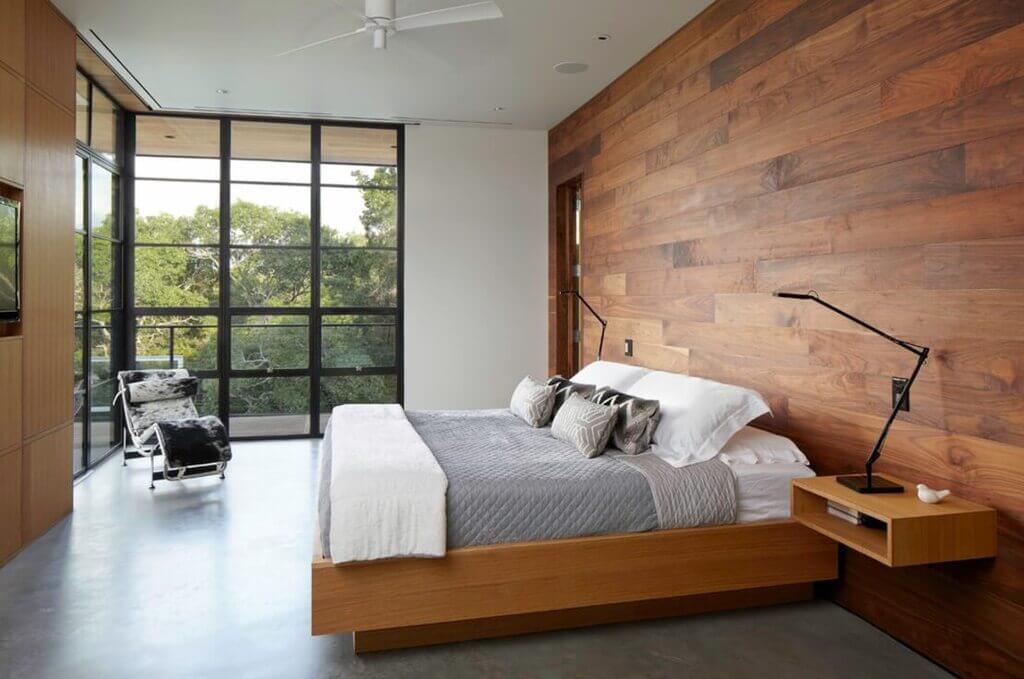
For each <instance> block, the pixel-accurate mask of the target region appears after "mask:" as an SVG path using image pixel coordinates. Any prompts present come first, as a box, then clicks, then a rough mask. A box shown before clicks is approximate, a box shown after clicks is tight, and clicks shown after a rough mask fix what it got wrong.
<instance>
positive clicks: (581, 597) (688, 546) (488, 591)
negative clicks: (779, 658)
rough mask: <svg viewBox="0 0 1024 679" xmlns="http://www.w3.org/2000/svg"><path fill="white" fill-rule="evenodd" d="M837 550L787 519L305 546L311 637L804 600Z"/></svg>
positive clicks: (525, 627) (370, 636) (380, 635)
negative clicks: (448, 542)
mask: <svg viewBox="0 0 1024 679" xmlns="http://www.w3.org/2000/svg"><path fill="white" fill-rule="evenodd" d="M837 551H838V550H837V547H836V544H835V543H834V542H832V541H831V540H829V539H827V538H825V537H822V536H821V535H818V534H817V533H815V532H814V531H812V530H810V529H808V528H805V527H804V526H802V525H800V524H798V523H796V522H795V521H773V522H765V523H752V524H736V525H730V526H718V527H714V528H685V529H678V530H660V531H651V532H648V533H629V534H625V535H606V536H598V537H588V538H573V539H568V540H550V541H544V542H521V543H512V544H501V545H485V546H480V547H466V548H462V549H453V550H450V551H449V552H448V554H447V555H446V556H445V557H444V558H441V559H393V560H385V561H370V562H365V563H355V564H343V565H334V564H333V563H331V562H330V561H329V560H326V559H324V558H323V556H322V555H321V554H320V550H319V546H317V547H316V549H315V552H314V555H313V564H312V571H313V572H312V590H313V591H312V622H313V625H312V626H313V634H332V633H335V632H353V633H354V634H355V638H354V645H355V650H356V652H357V653H358V652H362V651H374V650H384V649H390V648H403V647H409V646H422V645H426V644H437V643H448V642H453V641H462V640H467V639H479V638H485V637H494V636H506V635H512V634H525V633H528V632H537V631H546V630H552V629H561V628H567V627H584V626H588V625H599V624H605V623H610V622H620V621H624V620H639V619H647V618H657V617H670V616H676V615H686V614H692V613H702V612H707V611H713V610H725V609H731V608H744V607H749V606H762V605H769V604H774V603H783V602H789V601H797V600H800V599H807V598H810V596H811V583H814V582H816V581H820V580H832V579H835V578H836V577H837V569H838V565H837V564H838V556H837Z"/></svg>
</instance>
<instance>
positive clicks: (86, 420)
mask: <svg viewBox="0 0 1024 679" xmlns="http://www.w3.org/2000/svg"><path fill="white" fill-rule="evenodd" d="M77 76H81V77H82V78H83V79H84V80H85V82H87V83H88V86H89V87H88V95H87V100H88V103H87V109H86V137H87V138H86V140H85V141H82V140H79V139H78V138H77V132H76V138H75V172H76V176H77V174H78V173H82V171H83V165H82V164H83V163H84V174H83V176H82V196H81V200H82V205H81V206H80V207H81V209H82V222H83V223H82V224H81V225H79V224H75V232H74V238H75V239H76V245H77V239H79V238H81V239H82V309H78V308H77V305H76V308H75V310H74V318H75V333H76V340H75V341H76V345H77V343H78V339H77V334H78V333H79V332H80V333H81V336H82V339H81V343H82V357H81V362H82V363H81V365H80V366H78V368H79V369H80V371H81V374H82V385H81V393H82V396H81V402H80V403H79V402H78V394H77V392H78V389H77V386H78V385H76V388H75V393H73V394H72V400H73V402H74V407H75V413H74V419H75V421H76V426H78V423H79V422H80V426H81V428H82V435H81V440H80V441H79V442H78V443H79V445H80V447H78V446H76V447H75V449H73V450H72V455H78V456H80V458H79V459H80V462H81V466H80V467H79V468H78V470H77V471H75V472H74V476H75V477H76V478H77V477H80V476H82V475H83V474H85V473H87V472H88V471H89V470H90V469H92V468H94V467H95V466H96V465H97V464H99V463H100V462H102V461H103V460H105V459H106V458H107V457H109V456H110V455H111V454H113V453H114V452H115V451H116V450H117V449H118V448H119V447H120V446H121V445H122V443H123V442H122V441H121V440H120V437H119V436H118V434H117V433H118V432H120V431H121V428H122V413H121V412H120V410H119V409H118V408H116V407H114V405H113V403H112V402H111V403H110V404H108V405H109V407H110V426H111V441H110V445H108V446H106V448H105V449H104V450H102V451H101V452H100V453H99V454H97V455H93V443H94V442H93V425H94V421H93V415H94V413H93V408H94V405H95V404H94V403H93V401H94V399H95V394H96V392H97V391H98V390H99V389H100V388H101V387H106V386H110V385H111V384H116V373H117V371H118V370H120V369H121V367H122V366H123V365H124V356H125V342H124V326H125V316H126V314H125V307H126V296H125V281H126V278H125V251H126V240H125V174H124V159H125V153H124V150H125V138H124V137H125V134H124V132H125V125H124V122H125V111H124V109H122V108H121V107H120V106H119V105H118V104H117V100H116V99H114V97H112V96H111V95H110V93H109V92H107V91H106V90H104V89H103V88H102V87H101V86H100V85H99V84H97V83H96V82H95V81H94V80H93V79H92V78H90V77H89V76H88V75H87V74H86V73H84V72H83V71H81V70H78V71H76V78H77ZM76 87H77V86H76ZM97 91H98V92H101V93H102V94H103V95H104V96H105V97H106V98H107V99H109V100H110V101H111V102H112V104H113V106H114V113H115V130H116V135H115V140H114V143H115V146H116V149H115V152H114V157H115V160H114V161H111V160H110V159H108V158H107V157H106V156H105V155H104V154H103V153H102V152H100V151H97V150H95V149H93V148H92V146H91V145H90V143H91V141H92V132H93V124H92V123H93V120H92V117H93V101H94V96H95V93H96V92H97ZM76 115H77V107H76ZM97 168H99V169H100V170H104V171H107V172H109V173H110V174H111V187H112V189H113V191H114V192H115V193H116V196H115V198H114V200H113V202H112V208H113V210H114V219H113V223H112V224H111V233H110V235H109V236H106V235H100V234H97V233H94V224H93V219H92V217H93V178H94V176H95V172H96V169H97ZM76 181H77V179H76ZM75 199H76V201H77V200H78V199H79V197H78V196H77V195H76V197H75ZM79 226H81V229H79ZM94 242H102V243H109V244H110V245H111V247H112V251H113V253H114V256H113V259H112V270H111V281H110V283H111V304H110V308H102V307H99V308H97V307H94V306H93V286H92V282H93V271H92V269H93V257H92V254H93V249H94V248H93V244H94ZM76 267H77V263H76ZM76 275H77V272H76ZM96 315H101V316H106V315H109V318H110V323H109V326H107V327H108V329H109V332H110V335H111V352H110V373H111V375H110V377H108V378H107V379H106V380H103V381H102V382H100V383H96V384H93V382H92V368H93V365H92V363H93V355H92V354H93V351H92V333H93V331H94V329H95V328H96V327H97V326H96V325H95V322H94V318H95V317H96ZM79 412H80V413H81V419H79V417H78V415H79ZM74 466H77V465H74Z"/></svg>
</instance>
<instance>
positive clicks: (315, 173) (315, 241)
mask: <svg viewBox="0 0 1024 679" xmlns="http://www.w3.org/2000/svg"><path fill="white" fill-rule="evenodd" d="M142 116H156V117H164V118H170V117H178V118H190V119H200V120H213V121H217V122H219V124H220V157H219V162H220V177H219V179H218V180H216V181H217V182H219V185H220V201H219V218H220V222H219V227H220V228H219V242H218V243H210V244H209V247H211V248H218V252H219V259H218V262H219V266H220V269H219V272H218V273H219V290H218V300H219V303H218V304H217V305H216V306H213V307H137V306H136V300H135V289H134V283H135V281H134V273H135V272H134V266H135V251H136V248H138V247H154V246H159V245H168V246H175V247H200V246H196V245H191V244H188V245H186V244H157V243H136V239H135V191H134V185H135V182H136V181H150V180H154V179H157V178H153V177H137V176H136V173H135V150H136V139H135V134H136V125H135V121H136V119H137V118H139V117H142ZM124 117H125V119H126V123H125V128H126V133H125V135H124V145H123V146H122V147H121V148H122V149H123V153H122V157H123V158H124V170H123V172H124V177H125V184H126V186H124V187H123V190H122V196H123V199H122V202H123V205H124V216H125V219H124V223H123V225H122V229H123V235H124V242H125V245H124V248H123V249H124V253H123V254H124V261H125V267H124V271H125V280H124V297H123V299H124V307H125V319H126V322H125V331H126V332H125V335H126V338H125V343H124V344H125V353H126V357H127V360H126V365H132V366H134V365H135V361H136V355H135V353H136V326H137V322H138V319H139V318H141V317H146V316H207V317H216V319H217V367H216V370H197V371H195V374H196V376H198V377H200V378H207V379H214V378H215V379H217V380H218V407H217V414H218V416H219V417H220V418H221V420H223V422H224V424H225V426H226V427H227V428H228V431H229V435H230V431H231V430H230V428H231V413H230V388H231V380H232V379H245V378H253V377H268V376H269V377H308V378H309V410H308V416H309V427H308V431H307V432H305V433H301V434H298V433H289V434H280V435H273V436H262V435H259V436H231V438H232V440H280V439H302V438H311V437H318V436H322V435H323V431H322V428H321V413H320V406H321V399H320V394H321V382H322V380H323V378H329V377H339V376H371V375H394V376H395V378H396V394H395V396H396V402H397V403H399V404H404V402H405V367H404V353H405V351H404V267H405V262H404V259H405V257H404V251H405V126H404V125H401V124H387V123H363V122H348V121H344V122H342V121H331V120H318V119H312V120H310V119H302V118H284V117H280V118H279V117H260V116H231V115H226V116H225V115H222V116H218V115H194V114H182V113H168V112H162V111H154V112H147V113H141V112H140V113H132V112H127V113H126V115H125V116H124ZM233 122H259V123H284V124H299V125H308V126H309V128H310V161H309V162H310V181H309V184H305V183H297V182H294V181H276V182H270V181H262V182H254V181H248V180H239V181H238V182H236V183H239V184H264V185H282V186H308V188H309V193H310V213H309V215H310V234H309V243H308V244H302V245H261V244H233V243H232V242H231V188H232V177H231V161H232V156H231V124H232V123H233ZM328 127H341V128H363V129H365V128H371V129H386V130H392V131H394V132H395V139H396V146H397V148H396V149H395V151H396V165H395V166H394V167H396V168H397V171H398V178H397V183H396V185H395V186H375V185H374V186H369V185H364V186H360V185H355V184H353V185H348V184H334V183H332V184H326V185H324V184H321V182H320V168H321V164H322V162H321V157H322V154H321V150H322V149H321V133H322V130H323V129H324V128H328ZM345 164H347V165H352V166H357V165H360V163H345ZM365 166H366V167H373V168H376V167H384V166H381V165H377V164H374V165H369V164H366V165H365ZM387 167H390V166H387ZM157 180H159V179H157ZM166 181H203V182H211V181H212V180H182V179H167V180H166ZM324 187H327V188H333V187H339V188H356V189H383V190H390V191H394V192H395V196H396V215H395V217H396V225H395V226H396V245H395V247H393V248H392V247H386V248H381V247H366V248H353V247H330V246H328V247H323V246H322V243H321V220H320V217H321V213H320V208H321V204H320V201H321V193H322V192H321V189H322V188H324ZM244 248H253V249H264V250H301V251H308V252H309V253H310V303H309V305H304V306H297V307H243V306H233V305H232V304H231V253H232V250H237V249H244ZM335 249H337V250H353V249H363V250H387V251H393V252H395V253H396V269H397V270H396V292H395V305H394V306H393V307H351V306H346V307H340V306H328V307H324V306H321V264H322V252H323V251H324V250H335ZM261 315H262V316H288V315H293V316H305V317H306V319H307V321H308V327H309V361H308V365H307V368H305V369H298V368H285V369H274V370H269V371H268V370H254V369H250V370H243V369H235V368H234V367H233V366H232V361H231V328H232V320H233V318H234V317H235V316H261ZM337 315H362V316H371V315H388V316H391V317H393V318H394V321H395V364H394V366H393V367H390V368H377V367H366V368H327V367H324V366H323V361H322V346H323V345H322V341H323V340H322V333H321V330H322V323H323V319H324V317H325V316H337Z"/></svg>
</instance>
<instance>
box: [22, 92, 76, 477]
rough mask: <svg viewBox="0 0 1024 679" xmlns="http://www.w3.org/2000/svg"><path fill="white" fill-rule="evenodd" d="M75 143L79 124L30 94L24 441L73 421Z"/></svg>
mask: <svg viewBox="0 0 1024 679" xmlns="http://www.w3.org/2000/svg"><path fill="white" fill-rule="evenodd" d="M74 143H75V120H74V117H73V116H72V115H71V114H69V113H67V112H65V111H64V110H63V109H62V108H59V107H58V106H56V105H55V104H54V103H52V102H51V101H50V99H48V98H46V97H44V96H42V95H40V94H38V93H36V92H35V91H34V90H32V91H30V92H29V95H28V153H27V158H26V162H25V167H26V172H25V210H24V240H23V243H22V253H23V258H24V274H23V278H22V285H23V293H22V300H23V307H24V308H23V311H22V328H23V332H24V337H25V342H24V347H23V364H24V371H25V380H24V403H23V412H24V417H23V421H24V432H23V435H24V437H25V438H29V437H32V436H35V435H37V434H41V433H43V432H45V431H49V430H51V429H53V428H55V427H58V426H61V425H63V424H65V423H67V422H70V421H71V393H72V387H73V374H72V362H71V357H72V353H73V350H74V347H73V339H74V337H73V333H72V327H71V324H72V321H73V318H74V309H73V303H74V301H73V288H72V285H73V283H72V277H73V274H74V270H75V263H74V240H73V239H74V215H75V212H74V196H75V178H74V162H73V160H74ZM68 450H70V447H69V448H68ZM69 460H70V457H69ZM69 463H70V462H69Z"/></svg>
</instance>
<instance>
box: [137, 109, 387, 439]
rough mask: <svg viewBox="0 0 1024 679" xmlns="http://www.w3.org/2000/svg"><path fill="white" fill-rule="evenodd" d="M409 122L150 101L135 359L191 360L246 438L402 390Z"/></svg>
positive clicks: (302, 427)
mask: <svg viewBox="0 0 1024 679" xmlns="http://www.w3.org/2000/svg"><path fill="white" fill-rule="evenodd" d="M400 145H401V131H400V129H399V128H394V127H355V126H351V125H333V124H326V123H315V122H313V123H310V122H304V121H298V122H293V121H268V120H248V119H245V120H240V119H239V120H236V119H216V118H192V117H177V116H173V117H172V116H159V115H138V116H137V117H136V124H135V156H134V158H135V181H134V188H135V191H134V214H135V219H134V229H133V231H134V246H133V251H134V258H133V262H134V275H133V285H132V288H133V291H134V294H133V303H134V309H133V310H132V317H133V322H132V329H133V336H134V340H133V342H132V344H133V350H134V357H133V361H134V365H136V366H138V367H156V366H175V367H185V368H188V369H190V370H192V371H193V372H195V373H196V374H197V375H199V376H200V377H201V378H202V382H203V385H204V390H203V392H202V393H203V394H204V396H203V401H204V404H205V405H204V408H205V410H206V411H207V412H210V413H216V414H218V415H219V416H220V417H221V419H223V420H224V422H225V423H226V424H227V425H228V428H229V431H230V433H231V436H232V438H266V437H278V436H309V435H317V434H319V433H320V432H321V431H322V427H323V422H324V420H325V418H324V417H321V415H322V414H325V413H329V411H330V408H331V407H333V406H334V405H338V404H342V403H364V402H397V401H400V399H401V350H400V348H401V323H402V320H401V311H400V310H401V306H400V304H401V299H400V287H401V286H400V252H401V250H400V248H401V229H400V224H401V205H400V202H401V201H400V192H401V181H400V171H399V166H400V162H399V158H400Z"/></svg>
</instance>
